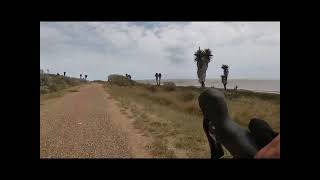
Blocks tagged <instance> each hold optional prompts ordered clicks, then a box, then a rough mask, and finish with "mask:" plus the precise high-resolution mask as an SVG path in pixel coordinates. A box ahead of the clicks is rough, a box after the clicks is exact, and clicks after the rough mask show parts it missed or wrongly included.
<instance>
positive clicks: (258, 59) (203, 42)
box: [40, 22, 280, 79]
mask: <svg viewBox="0 0 320 180" xmlns="http://www.w3.org/2000/svg"><path fill="white" fill-rule="evenodd" d="M279 45H280V23H254V22H240V23H234V22H228V23H221V22H201V23H198V22H197V23H190V22H43V23H42V22H41V23H40V58H41V59H40V63H41V66H42V67H43V68H44V69H47V68H49V69H52V70H53V71H57V72H58V71H64V70H65V69H67V70H66V71H72V72H71V73H70V74H72V73H73V74H77V73H78V71H89V72H88V73H90V76H89V77H90V78H92V79H104V78H105V77H106V74H108V73H117V72H118V73H124V72H131V73H132V75H133V76H134V77H135V78H138V79H139V78H140V79H144V78H146V79H148V78H153V74H154V73H153V72H154V71H161V72H163V73H164V74H166V77H167V78H177V77H179V78H183V77H186V78H196V67H195V63H194V62H193V53H194V51H195V50H196V49H197V47H198V46H201V48H210V49H212V50H213V53H214V60H213V62H212V63H210V64H209V69H208V77H219V75H220V74H221V68H220V66H221V64H229V65H230V67H232V70H231V71H230V75H231V76H232V75H235V76H236V77H242V76H249V77H275V76H277V77H279V78H280V66H279V64H280V48H279ZM258 65H259V68H258ZM249 69H250V70H249ZM246 71H250V72H246ZM277 72H279V73H277ZM236 77H235V78H236Z"/></svg>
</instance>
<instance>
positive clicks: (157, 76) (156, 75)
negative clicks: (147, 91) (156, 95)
mask: <svg viewBox="0 0 320 180" xmlns="http://www.w3.org/2000/svg"><path fill="white" fill-rule="evenodd" d="M154 76H155V77H156V84H157V85H158V78H159V75H158V73H156V74H155V75H154Z"/></svg>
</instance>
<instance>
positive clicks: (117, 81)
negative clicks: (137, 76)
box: [108, 74, 136, 86]
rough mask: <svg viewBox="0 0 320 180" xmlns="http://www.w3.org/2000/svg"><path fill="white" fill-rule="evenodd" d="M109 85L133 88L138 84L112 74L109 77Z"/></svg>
mask: <svg viewBox="0 0 320 180" xmlns="http://www.w3.org/2000/svg"><path fill="white" fill-rule="evenodd" d="M108 83H109V84H113V85H118V86H133V85H135V84H136V82H135V81H133V80H130V79H128V78H126V77H125V76H122V75H119V74H111V75H109V76H108Z"/></svg>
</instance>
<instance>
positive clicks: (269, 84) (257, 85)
mask: <svg viewBox="0 0 320 180" xmlns="http://www.w3.org/2000/svg"><path fill="white" fill-rule="evenodd" d="M136 81H137V82H141V83H145V84H156V81H155V79H145V80H136ZM164 82H174V83H175V84H176V85H177V86H195V87H200V83H199V82H198V79H161V84H163V83H164ZM205 84H206V87H212V86H213V87H216V88H223V84H222V83H221V79H206V82H205ZM235 86H238V89H239V90H240V89H243V90H249V91H256V92H267V93H277V94H280V80H274V79H228V84H227V89H234V88H235Z"/></svg>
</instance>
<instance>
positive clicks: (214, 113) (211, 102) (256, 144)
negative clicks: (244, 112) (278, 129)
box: [199, 88, 277, 159]
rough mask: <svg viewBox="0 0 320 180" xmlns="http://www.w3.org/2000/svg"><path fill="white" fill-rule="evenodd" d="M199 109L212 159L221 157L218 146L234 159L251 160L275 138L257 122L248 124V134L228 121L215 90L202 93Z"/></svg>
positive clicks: (218, 94) (271, 132) (223, 105)
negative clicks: (227, 151) (202, 117)
mask: <svg viewBox="0 0 320 180" xmlns="http://www.w3.org/2000/svg"><path fill="white" fill-rule="evenodd" d="M199 105H200V108H201V110H202V113H203V115H204V119H203V128H204V131H205V133H206V135H207V137H208V141H209V145H210V149H211V158H212V159H218V158H221V157H222V156H223V154H224V153H223V149H222V145H224V147H226V148H227V149H228V150H229V152H230V153H231V154H232V156H233V157H234V158H254V156H255V154H256V153H257V152H258V151H259V150H260V149H261V148H262V147H264V146H265V145H266V144H268V143H269V142H271V140H272V139H273V138H274V137H276V135H277V133H275V132H274V131H273V130H272V128H271V127H270V126H269V125H268V124H267V123H266V122H265V121H263V120H260V119H252V120H251V121H250V124H249V130H250V131H249V130H248V129H245V128H242V127H240V126H239V125H238V124H237V123H235V122H234V121H232V120H231V119H230V116H229V112H228V107H227V104H226V101H225V97H224V94H223V93H222V92H220V91H219V90H216V89H212V88H209V89H207V90H205V91H204V92H203V93H201V95H200V96H199ZM221 144H222V145H221Z"/></svg>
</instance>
